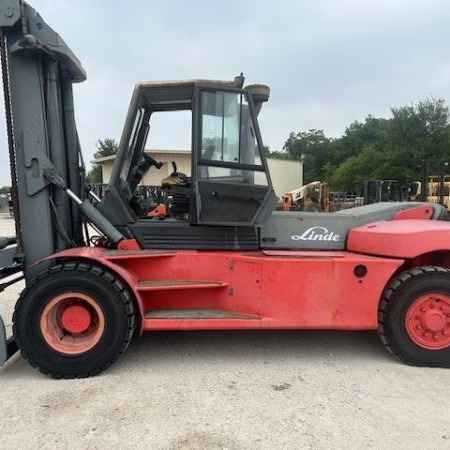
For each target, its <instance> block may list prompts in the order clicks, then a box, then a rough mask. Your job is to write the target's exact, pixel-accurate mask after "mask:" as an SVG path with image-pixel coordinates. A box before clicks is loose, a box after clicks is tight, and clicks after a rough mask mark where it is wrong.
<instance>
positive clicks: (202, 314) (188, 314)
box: [145, 309, 261, 320]
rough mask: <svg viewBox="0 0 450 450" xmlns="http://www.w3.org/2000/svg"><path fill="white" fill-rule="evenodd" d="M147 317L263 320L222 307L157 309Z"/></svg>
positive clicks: (148, 313)
mask: <svg viewBox="0 0 450 450" xmlns="http://www.w3.org/2000/svg"><path fill="white" fill-rule="evenodd" d="M145 319H187V320H190V319H233V320H236V319H245V320H261V317H260V316H254V315H251V314H243V313H238V312H234V311H225V310H222V309H156V310H151V311H147V313H146V314H145Z"/></svg>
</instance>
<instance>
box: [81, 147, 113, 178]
mask: <svg viewBox="0 0 450 450" xmlns="http://www.w3.org/2000/svg"><path fill="white" fill-rule="evenodd" d="M95 148H96V149H97V151H96V152H95V153H94V158H95V159H100V158H106V157H107V156H113V155H116V154H117V150H118V149H119V146H118V144H117V142H116V141H115V140H114V139H110V138H105V139H103V140H102V139H99V140H98V141H97V143H96V144H95ZM86 181H87V182H88V183H103V175H102V166H101V165H100V164H94V165H93V166H92V169H91V170H90V171H89V172H88V174H87V177H86Z"/></svg>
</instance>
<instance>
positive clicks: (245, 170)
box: [99, 75, 277, 248]
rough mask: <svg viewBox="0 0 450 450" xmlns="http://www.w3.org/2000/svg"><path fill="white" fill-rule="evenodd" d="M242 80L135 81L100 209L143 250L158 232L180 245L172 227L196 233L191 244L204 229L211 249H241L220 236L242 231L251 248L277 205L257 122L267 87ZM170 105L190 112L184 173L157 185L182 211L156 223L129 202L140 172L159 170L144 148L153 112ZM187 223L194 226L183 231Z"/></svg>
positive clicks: (133, 199) (132, 200) (167, 109)
mask: <svg viewBox="0 0 450 450" xmlns="http://www.w3.org/2000/svg"><path fill="white" fill-rule="evenodd" d="M243 82H244V78H243V76H242V75H241V76H239V77H236V78H235V80H234V81H204V80H192V81H181V82H161V83H158V82H156V83H140V84H138V85H137V86H136V87H135V90H134V93H133V97H132V100H131V103H130V107H129V111H128V115H127V119H126V123H125V128H124V131H123V135H122V138H121V140H120V144H119V150H118V153H117V157H116V160H115V163H114V166H113V169H112V173H111V177H110V182H109V185H108V188H107V191H106V194H105V196H104V198H103V200H102V202H101V203H100V205H99V209H100V210H101V212H102V213H103V214H104V215H105V216H106V217H107V218H108V219H109V220H110V221H111V222H112V223H113V224H114V225H115V226H116V227H117V228H119V229H120V230H121V231H122V232H123V233H124V234H125V235H127V236H129V237H136V239H138V241H139V243H140V244H141V246H143V248H148V245H149V244H148V242H147V240H148V238H149V237H151V239H153V240H154V239H156V235H159V236H161V234H162V235H167V236H166V237H167V238H168V236H169V235H170V239H172V243H173V246H174V248H175V247H176V248H180V243H179V242H173V239H174V238H173V235H174V233H175V234H179V233H182V234H183V233H184V234H186V233H187V234H188V235H189V233H192V234H193V235H196V234H199V236H198V239H195V240H196V243H195V247H196V248H198V246H199V242H200V240H201V237H202V236H204V233H203V232H202V230H203V229H204V228H207V230H204V231H205V233H206V234H208V235H209V234H211V233H212V234H213V236H216V237H217V239H218V240H216V241H215V244H214V245H215V246H216V247H218V248H231V247H229V246H230V245H231V246H232V248H247V247H246V245H240V244H239V242H238V243H236V242H234V243H232V244H231V243H230V244H226V245H225V244H223V243H222V244H221V243H220V241H226V242H228V241H229V240H230V239H232V238H231V237H232V236H239V235H241V234H243V235H245V236H247V235H248V234H249V233H250V234H251V235H252V236H253V235H254V238H252V239H251V240H252V242H253V241H254V244H252V245H250V248H255V246H256V247H257V236H256V229H255V225H258V224H261V223H264V222H265V221H266V220H267V218H268V217H269V216H270V214H271V213H272V211H273V210H274V208H275V206H276V203H277V198H276V196H275V194H274V192H273V189H272V183H271V180H270V175H269V171H268V169H267V163H266V160H265V157H264V153H263V146H262V140H261V135H260V131H259V127H258V122H257V115H258V113H259V111H260V109H261V106H262V103H263V102H264V101H267V100H268V97H269V88H268V87H266V86H261V85H253V86H248V87H246V88H243V87H242V86H243ZM174 111H191V114H192V133H191V137H192V140H191V176H190V178H186V176H184V178H183V180H184V181H183V182H181V183H174V184H173V185H171V186H165V187H164V188H165V190H167V191H168V192H169V194H170V197H171V198H172V199H175V200H174V201H175V202H177V201H178V203H179V204H178V207H180V202H181V206H182V208H185V209H184V210H182V212H183V214H176V215H174V216H173V217H171V216H170V214H169V215H168V217H167V218H166V220H159V221H155V220H152V219H148V218H146V215H145V214H142V213H141V212H140V211H139V210H138V208H136V189H137V187H138V185H139V183H140V181H141V180H142V178H143V176H144V175H145V172H146V171H147V170H157V168H158V162H157V161H155V160H153V159H152V158H151V155H146V153H145V152H144V150H145V147H146V143H147V137H148V135H149V131H150V127H151V124H152V119H153V116H154V114H158V113H161V112H164V113H167V112H169V113H170V112H174ZM174 132H176V130H174ZM148 145H151V133H150V138H149V142H148V144H147V146H148ZM153 166H156V167H153ZM182 175H184V174H182ZM183 204H184V206H183ZM176 206H177V205H176ZM155 222H156V223H155ZM190 225H196V227H190ZM181 226H182V227H183V231H180V230H179V228H180V227H181ZM198 227H200V229H199V228H198ZM169 228H171V230H172V231H170V230H169ZM192 228H197V230H195V231H189V229H192ZM224 228H225V230H224ZM226 228H229V230H228V231H227V230H226ZM215 229H217V230H216V231H217V233H216V232H215V231H214V230H215ZM164 230H165V231H164ZM220 230H221V231H220ZM250 230H252V231H250ZM162 239H164V238H163V237H162ZM215 239H216V238H215V237H212V240H213V241H214V240H215ZM233 239H234V238H233ZM245 239H247V238H245ZM245 239H244V240H245ZM188 240H189V239H188ZM144 241H145V242H144ZM175 241H177V239H175ZM238 241H239V238H238ZM192 245H194V244H192ZM187 248H189V245H188V246H187Z"/></svg>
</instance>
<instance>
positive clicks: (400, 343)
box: [378, 266, 450, 368]
mask: <svg viewBox="0 0 450 450" xmlns="http://www.w3.org/2000/svg"><path fill="white" fill-rule="evenodd" d="M431 292H441V293H442V294H444V295H446V296H450V270H449V269H447V268H444V267H439V266H424V267H418V268H413V269H410V270H407V271H406V272H403V273H402V274H401V275H399V276H398V277H397V278H395V279H394V280H393V281H391V283H390V284H389V285H388V287H387V288H386V289H385V291H384V293H383V297H382V299H381V302H380V305H379V309H378V333H379V336H380V338H381V341H382V342H383V344H384V345H385V347H386V348H387V349H388V350H389V351H390V352H391V353H392V354H393V355H394V356H395V357H397V358H398V359H399V360H400V361H402V362H404V363H406V364H410V365H414V366H425V367H447V368H448V367H450V346H448V347H446V348H443V349H440V350H429V349H426V348H424V347H422V346H420V345H417V344H416V343H415V342H414V341H413V340H412V339H411V337H410V336H409V334H408V331H407V327H406V324H405V320H406V315H407V311H408V309H409V307H410V306H411V305H412V304H413V302H414V300H416V299H417V298H419V297H420V296H422V295H426V294H427V293H431Z"/></svg>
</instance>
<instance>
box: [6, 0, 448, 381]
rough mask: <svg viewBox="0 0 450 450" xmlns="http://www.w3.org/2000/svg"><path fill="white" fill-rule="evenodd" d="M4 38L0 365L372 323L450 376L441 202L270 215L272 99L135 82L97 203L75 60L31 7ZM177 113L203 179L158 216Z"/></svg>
mask: <svg viewBox="0 0 450 450" xmlns="http://www.w3.org/2000/svg"><path fill="white" fill-rule="evenodd" d="M0 31H1V62H2V73H3V85H4V95H5V104H6V122H7V133H8V145H9V158H10V164H11V178H12V202H13V208H14V216H15V220H16V236H8V237H4V238H1V239H0V281H1V283H0V290H2V289H6V288H7V287H8V286H10V285H11V284H12V283H14V282H16V281H18V280H20V279H22V277H24V279H25V285H26V287H25V289H24V291H23V292H22V293H21V295H20V298H19V299H18V300H17V304H16V306H15V311H14V315H13V335H12V336H11V337H9V338H7V337H6V336H5V331H4V330H5V328H4V325H3V320H1V319H0V330H1V331H0V363H1V364H4V363H5V362H6V361H7V360H8V358H10V357H11V356H12V355H13V354H14V353H15V351H16V350H18V349H19V350H20V352H21V355H22V356H23V357H24V358H25V359H26V360H28V361H29V362H30V364H31V365H32V366H34V367H36V368H37V369H39V370H40V371H41V372H43V373H45V374H48V375H50V376H52V377H55V378H77V377H87V376H92V375H96V374H98V373H100V372H102V371H103V370H105V369H106V368H108V367H109V366H110V365H111V364H112V363H113V362H114V361H116V360H117V358H119V356H120V355H122V353H123V352H124V351H125V350H126V349H127V347H128V346H129V344H130V342H131V340H132V339H133V337H135V336H136V335H140V334H142V333H143V332H144V331H149V332H157V331H160V330H248V329H252V330H263V329H268V330H273V329H285V330H288V329H289V330H292V329H295V330H300V329H315V330H317V329H321V330H378V333H379V335H380V338H381V341H382V343H383V344H384V345H385V347H386V348H387V349H388V350H389V351H390V352H391V353H392V354H393V355H394V356H396V357H397V358H398V359H400V360H401V361H403V362H405V363H407V364H412V365H420V366H437V367H449V366H450V269H449V268H450V224H449V222H448V221H447V213H446V211H445V210H444V209H443V207H442V206H440V205H437V204H429V203H376V204H372V205H366V206H362V207H358V208H354V209H352V210H345V211H339V212H335V213H331V214H317V213H311V212H295V211H293V212H285V211H275V208H276V205H277V202H278V200H277V198H276V196H275V195H274V192H273V189H272V183H271V179H270V174H269V171H268V169H267V163H266V160H265V156H264V152H263V142H262V138H261V133H260V130H259V126H258V120H257V118H258V114H259V112H260V110H261V107H262V105H263V103H264V102H266V101H267V100H268V98H269V88H268V87H267V86H264V85H250V86H245V84H244V77H243V76H242V74H241V75H240V76H237V77H236V78H234V79H233V80H230V81H215V80H188V81H180V82H154V83H147V82H146V83H139V84H137V85H136V87H135V89H134V92H133V95H132V98H131V103H130V106H129V110H128V114H127V116H126V121H125V126H124V130H123V133H122V137H121V140H120V144H119V151H118V154H117V157H116V159H115V163H114V168H113V171H112V174H111V178H110V181H109V185H108V188H107V189H106V192H105V195H104V197H103V198H102V199H101V201H100V202H98V203H96V201H92V200H93V199H92V196H91V195H90V193H89V191H88V190H87V188H86V183H85V180H84V178H85V176H84V174H85V171H84V164H83V159H82V156H81V151H80V145H79V142H78V136H77V130H76V126H75V119H74V105H73V93H72V85H73V83H76V82H81V81H84V79H85V78H86V75H85V72H84V70H83V68H82V66H81V64H80V62H79V61H78V59H77V58H76V56H75V55H74V54H73V53H72V52H71V50H70V49H69V48H68V47H67V45H66V44H65V43H64V41H63V40H62V39H61V37H60V36H59V35H58V34H57V33H55V32H54V31H53V30H52V29H51V28H50V27H49V26H48V25H47V24H46V23H45V22H44V21H43V19H42V18H41V17H40V16H39V14H37V13H36V11H35V10H34V9H33V8H31V7H30V6H29V5H28V4H27V3H26V2H24V1H22V0H1V1H0ZM174 111H188V112H189V113H190V114H191V117H192V141H191V155H192V165H191V174H189V176H187V175H184V174H179V173H178V172H177V171H176V170H174V173H173V174H172V178H173V182H172V183H170V182H169V183H168V182H167V180H166V186H165V188H164V189H165V190H166V192H165V198H166V199H167V204H166V205H164V206H165V210H166V214H165V215H164V218H161V217H152V216H151V215H150V216H149V211H146V210H145V209H143V208H142V205H140V204H139V202H138V201H137V199H136V191H137V187H138V186H139V183H140V182H141V180H142V178H143V176H144V174H145V173H146V172H147V171H148V170H158V167H159V166H160V164H159V163H158V161H155V159H153V158H152V156H151V155H148V154H147V153H146V152H145V151H144V149H145V147H146V143H147V142H149V143H150V144H151V133H149V131H150V126H151V124H152V121H153V120H154V117H156V116H158V115H159V114H170V113H171V112H174ZM98 113H99V114H102V111H101V109H100V108H99V111H98ZM174 132H176V130H174ZM92 229H93V230H95V231H94V232H92Z"/></svg>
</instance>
